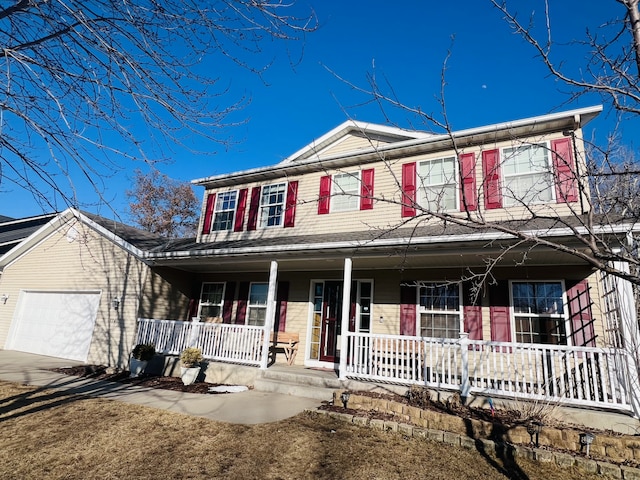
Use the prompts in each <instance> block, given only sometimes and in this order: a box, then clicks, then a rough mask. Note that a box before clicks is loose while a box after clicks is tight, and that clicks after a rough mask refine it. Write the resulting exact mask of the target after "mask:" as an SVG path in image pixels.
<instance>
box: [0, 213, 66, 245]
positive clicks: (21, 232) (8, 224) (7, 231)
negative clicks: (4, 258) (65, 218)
mask: <svg viewBox="0 0 640 480" xmlns="http://www.w3.org/2000/svg"><path fill="white" fill-rule="evenodd" d="M56 215H57V213H47V214H44V215H37V216H33V217H27V218H19V219H15V218H11V217H5V216H4V215H0V255H2V254H4V253H6V252H8V251H9V250H11V249H12V248H13V247H15V246H16V245H18V244H19V243H20V242H22V241H23V240H24V239H25V238H27V237H29V235H31V234H32V233H33V232H35V231H36V230H38V229H39V228H40V227H42V226H43V225H44V224H46V223H47V222H49V221H50V220H51V219H52V218H54V217H55V216H56Z"/></svg>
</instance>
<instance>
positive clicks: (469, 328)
mask: <svg viewBox="0 0 640 480" xmlns="http://www.w3.org/2000/svg"><path fill="white" fill-rule="evenodd" d="M462 313H463V315H464V331H465V332H467V333H468V334H469V340H482V307H480V306H476V305H465V306H464V307H463V309H462Z"/></svg>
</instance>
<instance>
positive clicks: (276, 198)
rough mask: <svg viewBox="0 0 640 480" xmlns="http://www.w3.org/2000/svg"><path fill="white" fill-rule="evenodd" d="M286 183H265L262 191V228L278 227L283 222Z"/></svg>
mask: <svg viewBox="0 0 640 480" xmlns="http://www.w3.org/2000/svg"><path fill="white" fill-rule="evenodd" d="M286 192H287V184H286V183H277V184H274V185H265V186H263V187H262V191H261V193H260V217H259V223H258V224H259V225H260V228H268V227H278V226H280V225H282V223H283V217H284V214H283V212H284V202H285V197H286Z"/></svg>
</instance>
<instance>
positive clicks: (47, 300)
mask: <svg viewBox="0 0 640 480" xmlns="http://www.w3.org/2000/svg"><path fill="white" fill-rule="evenodd" d="M99 304H100V292H99V291H65V292H43V291H24V290H23V291H21V292H20V294H19V297H18V303H17V306H16V310H15V314H14V318H13V321H12V323H11V328H10V330H9V335H8V339H7V345H6V348H7V349H9V350H19V351H21V352H29V353H36V354H39V355H48V356H51V357H60V358H68V359H70V360H77V361H81V362H86V361H87V357H88V355H89V347H90V346H91V339H92V336H93V330H94V326H95V323H96V316H97V314H98V306H99Z"/></svg>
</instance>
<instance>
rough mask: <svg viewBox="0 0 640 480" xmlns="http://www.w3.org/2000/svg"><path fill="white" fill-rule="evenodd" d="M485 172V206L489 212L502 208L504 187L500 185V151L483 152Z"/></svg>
mask: <svg viewBox="0 0 640 480" xmlns="http://www.w3.org/2000/svg"><path fill="white" fill-rule="evenodd" d="M482 169H483V172H484V206H485V208H486V209H487V210H490V209H493V208H501V207H502V186H501V183H500V151H499V150H498V149H495V150H485V151H484V152H482Z"/></svg>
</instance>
